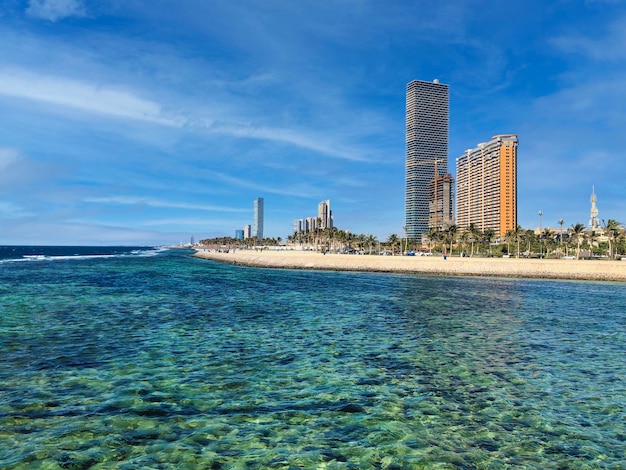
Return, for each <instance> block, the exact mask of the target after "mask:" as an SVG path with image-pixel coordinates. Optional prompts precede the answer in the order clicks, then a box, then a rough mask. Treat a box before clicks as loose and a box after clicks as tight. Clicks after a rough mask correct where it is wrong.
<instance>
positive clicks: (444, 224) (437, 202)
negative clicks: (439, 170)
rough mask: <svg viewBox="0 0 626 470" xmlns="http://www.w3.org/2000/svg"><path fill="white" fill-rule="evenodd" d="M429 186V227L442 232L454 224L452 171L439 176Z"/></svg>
mask: <svg viewBox="0 0 626 470" xmlns="http://www.w3.org/2000/svg"><path fill="white" fill-rule="evenodd" d="M429 187H430V192H431V196H430V202H429V204H428V228H434V229H436V230H437V231H438V232H441V231H443V230H445V229H447V228H448V227H450V226H451V225H453V224H454V178H452V175H451V174H450V173H446V174H445V175H443V176H437V177H436V178H435V179H434V180H433V181H431V183H430V184H429Z"/></svg>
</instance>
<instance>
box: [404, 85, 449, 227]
mask: <svg viewBox="0 0 626 470" xmlns="http://www.w3.org/2000/svg"><path fill="white" fill-rule="evenodd" d="M449 96H450V93H449V89H448V85H443V84H441V83H439V80H434V81H433V82H424V81H420V80H413V81H412V82H410V83H408V84H407V86H406V195H405V211H406V214H405V215H406V232H407V235H408V237H409V238H413V239H416V238H421V236H422V235H423V234H425V233H426V232H428V228H429V220H430V217H429V212H430V205H431V203H432V202H433V199H432V195H433V193H432V189H431V183H432V182H433V181H434V180H435V176H443V175H445V174H446V173H448V127H449V114H450V111H449V107H450V105H449V102H450V98H449Z"/></svg>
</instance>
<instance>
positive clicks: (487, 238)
mask: <svg viewBox="0 0 626 470" xmlns="http://www.w3.org/2000/svg"><path fill="white" fill-rule="evenodd" d="M495 236H496V231H495V230H494V229H492V228H488V229H485V231H484V232H483V236H482V238H483V241H484V243H486V244H487V249H488V250H489V256H491V242H492V241H493V239H494V238H495Z"/></svg>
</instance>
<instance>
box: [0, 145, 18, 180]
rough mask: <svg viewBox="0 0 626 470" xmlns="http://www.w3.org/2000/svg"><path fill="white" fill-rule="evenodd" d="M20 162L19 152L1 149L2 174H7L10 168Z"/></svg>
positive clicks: (0, 171) (11, 149) (0, 167)
mask: <svg viewBox="0 0 626 470" xmlns="http://www.w3.org/2000/svg"><path fill="white" fill-rule="evenodd" d="M18 160H19V154H18V152H17V150H15V149H13V148H7V147H4V148H2V147H0V174H6V173H7V172H8V170H9V168H10V167H12V166H13V165H15V164H16V163H17V162H18Z"/></svg>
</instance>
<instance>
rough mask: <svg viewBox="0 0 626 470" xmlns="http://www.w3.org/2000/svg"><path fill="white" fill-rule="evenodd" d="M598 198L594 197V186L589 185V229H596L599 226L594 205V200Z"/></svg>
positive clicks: (596, 209)
mask: <svg viewBox="0 0 626 470" xmlns="http://www.w3.org/2000/svg"><path fill="white" fill-rule="evenodd" d="M597 200H598V198H597V197H596V191H595V187H594V186H592V187H591V199H590V201H591V218H590V219H589V228H590V229H591V230H597V229H598V228H599V227H600V223H599V222H598V207H597V206H596V201H597Z"/></svg>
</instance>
